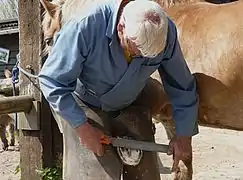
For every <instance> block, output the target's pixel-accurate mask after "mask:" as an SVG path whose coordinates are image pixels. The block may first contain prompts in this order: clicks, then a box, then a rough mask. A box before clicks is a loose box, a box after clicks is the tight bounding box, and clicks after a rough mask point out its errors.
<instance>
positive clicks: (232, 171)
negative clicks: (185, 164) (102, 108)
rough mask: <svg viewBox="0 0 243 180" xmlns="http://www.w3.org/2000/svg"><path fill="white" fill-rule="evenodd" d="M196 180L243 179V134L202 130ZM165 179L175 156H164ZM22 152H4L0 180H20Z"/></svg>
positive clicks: (160, 137) (196, 145)
mask: <svg viewBox="0 0 243 180" xmlns="http://www.w3.org/2000/svg"><path fill="white" fill-rule="evenodd" d="M156 127H157V133H156V141H157V142H158V143H168V140H167V139H166V136H165V131H164V128H163V126H162V125H160V124H158V125H156ZM193 150H194V176H193V180H213V179H217V180H226V179H227V180H243V132H237V131H229V130H222V129H212V128H206V127H200V134H199V135H197V136H196V137H195V138H194V140H193ZM159 156H160V160H161V168H160V169H161V179H163V180H170V179H171V175H170V168H171V165H172V159H171V156H167V155H165V154H162V153H160V154H159ZM18 164H19V152H16V151H6V152H1V151H0V180H19V179H20V174H19V173H18V174H17V175H15V174H14V171H15V168H16V167H17V165H18Z"/></svg>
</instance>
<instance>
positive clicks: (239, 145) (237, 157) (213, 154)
mask: <svg viewBox="0 0 243 180" xmlns="http://www.w3.org/2000/svg"><path fill="white" fill-rule="evenodd" d="M156 127H157V133H156V141H157V143H168V140H167V139H166V138H165V131H164V128H163V126H162V125H157V126H156ZM193 153H194V175H193V180H213V179H216V180H243V132H239V131H238V132H237V131H230V130H224V129H212V128H207V127H200V134H199V135H197V136H195V137H194V139H193ZM159 156H160V160H161V162H162V163H161V164H162V165H161V166H162V167H163V168H161V177H162V179H163V180H170V179H171V175H170V168H171V165H172V158H171V156H167V155H165V154H162V153H160V154H159Z"/></svg>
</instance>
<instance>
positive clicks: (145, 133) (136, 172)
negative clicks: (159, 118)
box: [112, 106, 160, 180]
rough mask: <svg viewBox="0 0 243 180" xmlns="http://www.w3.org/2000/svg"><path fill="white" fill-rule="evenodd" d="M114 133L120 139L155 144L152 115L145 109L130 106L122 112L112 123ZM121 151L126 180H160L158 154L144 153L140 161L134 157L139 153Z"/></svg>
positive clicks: (126, 150)
mask: <svg viewBox="0 0 243 180" xmlns="http://www.w3.org/2000/svg"><path fill="white" fill-rule="evenodd" d="M112 131H114V132H113V133H112V134H115V136H118V137H124V136H125V137H130V138H133V139H136V140H144V141H150V142H155V139H154V131H153V127H152V118H151V114H150V112H149V110H148V109H146V108H144V107H139V106H129V107H127V108H125V109H124V110H121V113H120V115H119V116H117V117H116V118H114V119H113V121H112ZM125 137H124V138H125ZM120 151H121V153H120V154H123V155H122V159H123V162H124V170H123V179H124V180H131V179H132V180H136V179H138V180H148V179H152V180H160V172H159V167H158V156H157V153H156V152H146V151H144V152H142V153H143V155H142V157H141V159H140V161H139V158H138V159H134V157H139V152H137V153H135V152H130V151H131V150H129V149H123V150H122V149H121V150H120ZM130 154H133V155H130ZM126 159H127V160H126ZM132 159H133V160H132ZM133 161H134V162H133ZM129 162H130V164H129ZM131 162H132V163H131Z"/></svg>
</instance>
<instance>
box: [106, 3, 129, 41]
mask: <svg viewBox="0 0 243 180" xmlns="http://www.w3.org/2000/svg"><path fill="white" fill-rule="evenodd" d="M127 1H129V0H113V3H112V5H111V6H112V7H111V14H110V18H109V20H108V25H107V28H106V36H107V37H109V38H111V39H112V36H113V35H114V33H115V30H116V24H117V18H118V17H117V16H118V12H119V9H120V6H121V5H122V4H123V2H124V3H125V2H127Z"/></svg>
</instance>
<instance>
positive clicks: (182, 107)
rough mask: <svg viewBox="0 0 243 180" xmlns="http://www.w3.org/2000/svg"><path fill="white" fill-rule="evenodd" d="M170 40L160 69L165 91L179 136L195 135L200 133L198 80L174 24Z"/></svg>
mask: <svg viewBox="0 0 243 180" xmlns="http://www.w3.org/2000/svg"><path fill="white" fill-rule="evenodd" d="M172 28H173V29H171V30H169V31H170V33H169V34H170V35H169V36H170V37H168V38H169V42H168V47H167V49H168V52H169V53H167V54H166V52H165V56H167V57H166V59H165V60H163V61H162V63H161V65H160V67H159V69H158V71H159V74H160V77H161V80H162V82H163V86H164V89H165V92H166V93H167V95H168V98H169V99H170V101H171V104H172V113H173V114H172V115H173V119H174V120H175V125H176V135H177V136H193V135H196V134H198V123H197V120H198V95H197V92H196V81H195V78H194V76H193V75H192V74H191V72H190V70H189V68H188V66H187V64H186V61H185V59H184V56H183V54H182V51H181V48H180V44H179V42H178V40H177V33H176V27H175V25H172Z"/></svg>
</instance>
